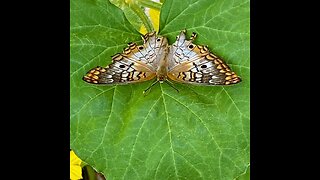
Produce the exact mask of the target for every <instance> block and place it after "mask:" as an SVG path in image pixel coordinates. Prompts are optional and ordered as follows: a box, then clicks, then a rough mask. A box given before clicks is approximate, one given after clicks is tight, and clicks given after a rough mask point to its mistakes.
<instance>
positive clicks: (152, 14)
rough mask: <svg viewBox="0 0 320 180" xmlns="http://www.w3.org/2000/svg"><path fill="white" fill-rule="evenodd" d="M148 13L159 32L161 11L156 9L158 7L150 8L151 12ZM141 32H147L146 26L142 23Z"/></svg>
mask: <svg viewBox="0 0 320 180" xmlns="http://www.w3.org/2000/svg"><path fill="white" fill-rule="evenodd" d="M147 15H148V16H149V17H150V20H151V22H152V25H153V28H154V30H155V31H157V32H158V31H159V19H160V11H159V10H156V9H149V14H148V13H147ZM140 33H141V34H146V33H147V30H146V28H145V27H144V25H142V26H141V27H140Z"/></svg>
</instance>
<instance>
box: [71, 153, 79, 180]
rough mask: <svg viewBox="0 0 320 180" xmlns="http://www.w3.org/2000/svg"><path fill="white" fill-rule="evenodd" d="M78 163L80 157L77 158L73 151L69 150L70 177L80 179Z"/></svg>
mask: <svg viewBox="0 0 320 180" xmlns="http://www.w3.org/2000/svg"><path fill="white" fill-rule="evenodd" d="M80 164H81V159H79V158H78V156H77V155H76V154H75V153H74V152H73V151H70V179H72V180H78V179H82V168H81V166H80Z"/></svg>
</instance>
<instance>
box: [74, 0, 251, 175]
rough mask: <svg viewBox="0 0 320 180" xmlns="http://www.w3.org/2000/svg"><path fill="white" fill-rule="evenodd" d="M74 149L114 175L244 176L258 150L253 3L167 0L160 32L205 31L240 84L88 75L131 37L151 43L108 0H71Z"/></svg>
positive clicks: (204, 39)
mask: <svg viewBox="0 0 320 180" xmlns="http://www.w3.org/2000/svg"><path fill="white" fill-rule="evenodd" d="M70 3H71V4H70V5H71V11H70V14H71V27H70V63H71V66H70V81H71V82H70V90H71V92H70V96H71V97H70V98H71V99H70V121H71V122H70V142H71V144H70V146H71V149H73V150H74V151H75V152H76V153H77V155H78V156H79V157H80V158H81V159H82V160H83V161H85V162H86V163H88V164H89V165H91V166H93V167H94V168H95V169H96V170H97V171H99V172H103V174H105V176H106V177H107V179H226V180H229V179H234V178H236V177H239V176H240V175H241V174H243V173H244V172H245V171H246V168H247V167H248V164H249V151H250V144H249V143H250V139H249V136H250V132H249V128H250V126H249V125H250V124H249V120H250V112H249V108H250V107H249V101H250V89H249V87H250V76H249V73H250V67H249V65H250V56H249V50H250V49H249V40H250V39H249V38H250V35H249V34H250V31H249V20H250V19H249V1H242V0H215V1H212V0H193V1H191V0H189V1H184V2H182V1H179V0H167V1H166V2H164V4H163V6H162V9H161V16H160V19H161V20H160V32H159V33H160V34H161V35H165V36H167V37H168V38H169V42H170V43H173V41H174V39H175V36H177V35H178V33H179V32H180V31H181V30H182V29H187V30H188V35H190V34H191V32H193V31H194V32H197V33H198V38H197V39H196V40H195V43H196V44H201V45H208V46H209V48H210V49H211V50H212V51H213V52H214V53H215V54H216V55H218V56H220V57H222V58H223V59H224V60H225V61H226V63H227V64H228V65H229V66H230V67H231V69H232V70H234V71H235V72H236V73H237V74H238V75H239V76H241V78H242V80H243V81H242V82H241V83H240V84H236V85H234V86H211V87H209V86H206V87H205V86H192V85H186V84H179V83H175V87H177V88H178V89H179V90H180V93H177V92H176V91H175V90H174V89H173V88H172V87H170V86H168V85H167V84H166V83H164V84H157V85H156V86H154V87H153V88H152V89H151V92H150V93H149V94H148V95H147V96H144V95H143V94H142V91H143V90H144V89H146V88H147V87H148V86H149V85H150V84H151V83H152V82H151V81H150V82H144V83H138V84H133V85H124V86H96V85H91V84H87V83H85V82H83V81H82V76H83V75H85V73H86V72H87V71H88V70H90V69H91V68H93V67H96V66H98V65H100V66H106V65H108V64H110V63H111V57H110V56H111V55H114V54H115V53H117V52H121V51H122V49H123V48H124V47H126V44H127V43H128V42H137V43H140V44H141V43H142V41H141V38H140V34H139V33H138V32H137V31H136V30H135V28H134V27H133V26H132V25H131V24H130V23H129V22H128V21H127V20H126V18H125V16H124V14H123V12H122V11H121V10H120V9H118V8H117V7H116V6H114V5H113V4H111V3H110V2H108V1H107V0H77V1H76V0H71V2H70Z"/></svg>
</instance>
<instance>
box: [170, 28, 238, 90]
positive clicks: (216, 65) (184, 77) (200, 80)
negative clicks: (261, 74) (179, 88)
mask: <svg viewBox="0 0 320 180" xmlns="http://www.w3.org/2000/svg"><path fill="white" fill-rule="evenodd" d="M195 37H196V34H195V33H193V34H192V36H191V38H190V39H189V40H187V39H186V35H185V31H181V33H180V34H179V36H177V40H176V42H175V43H174V44H172V45H171V46H170V50H169V54H168V77H169V79H172V80H174V81H178V82H182V83H191V84H199V85H229V84H236V83H239V82H240V81H241V79H240V77H239V76H238V75H236V73H235V72H233V71H231V69H230V67H229V66H228V65H227V64H226V63H224V62H223V61H222V60H221V59H220V58H219V57H217V56H216V55H214V54H213V53H211V52H210V51H209V49H208V48H207V47H206V46H201V45H196V44H193V43H192V41H193V40H194V39H195Z"/></svg>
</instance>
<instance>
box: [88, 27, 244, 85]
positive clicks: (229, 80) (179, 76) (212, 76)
mask: <svg viewBox="0 0 320 180" xmlns="http://www.w3.org/2000/svg"><path fill="white" fill-rule="evenodd" d="M195 38H196V33H192V36H191V38H190V39H189V40H187V39H186V31H185V30H183V31H181V32H180V34H179V35H178V36H177V39H176V41H175V42H174V43H173V44H172V45H169V44H168V40H167V38H166V37H163V36H157V35H156V33H155V32H152V33H147V34H146V35H144V36H142V39H143V41H144V44H143V45H137V44H136V43H128V47H126V48H125V49H124V50H123V52H122V53H117V54H115V55H114V56H112V64H110V65H108V66H107V67H105V68H104V67H100V66H98V67H96V68H94V69H92V70H90V71H89V72H88V73H87V74H86V75H85V76H84V77H83V80H84V81H86V82H88V83H93V84H129V83H137V82H143V81H147V80H151V79H154V78H155V77H157V81H156V82H155V83H153V84H152V85H151V86H153V85H154V84H156V83H157V82H160V83H162V82H164V81H166V82H170V81H169V79H170V80H173V81H176V82H182V83H188V84H196V85H231V84H236V83H238V82H241V79H240V77H239V76H237V75H236V73H235V72H233V71H231V70H230V68H229V66H228V65H227V64H225V63H224V62H223V61H222V60H221V59H220V58H219V57H217V56H216V55H214V54H213V53H211V52H210V51H209V49H208V47H207V46H201V45H196V44H193V43H192V41H193V40H194V39H195ZM151 86H150V87H151ZM148 89H149V88H148Z"/></svg>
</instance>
